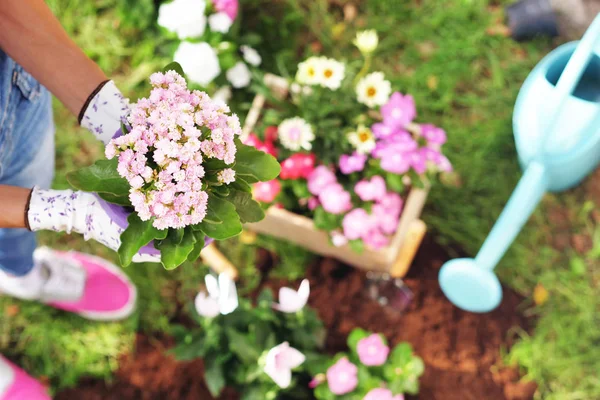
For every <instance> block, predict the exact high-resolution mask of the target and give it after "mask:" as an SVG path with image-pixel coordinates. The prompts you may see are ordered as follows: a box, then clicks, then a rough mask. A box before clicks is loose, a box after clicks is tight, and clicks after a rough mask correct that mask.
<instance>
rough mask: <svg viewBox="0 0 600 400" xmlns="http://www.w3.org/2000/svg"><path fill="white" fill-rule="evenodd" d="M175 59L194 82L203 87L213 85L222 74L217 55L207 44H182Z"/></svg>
mask: <svg viewBox="0 0 600 400" xmlns="http://www.w3.org/2000/svg"><path fill="white" fill-rule="evenodd" d="M173 58H174V60H175V61H176V62H178V63H179V64H181V68H183V72H185V74H186V75H187V77H188V78H189V79H190V80H191V81H192V82H195V83H198V84H200V85H202V86H206V85H208V84H209V83H211V82H212V81H213V80H214V79H215V78H216V77H217V76H219V74H220V73H221V67H220V66H219V58H218V57H217V53H216V52H215V50H214V49H213V48H212V47H211V46H210V45H209V44H208V43H206V42H201V43H190V42H181V44H180V45H179V47H178V48H177V51H175V55H174V57H173Z"/></svg>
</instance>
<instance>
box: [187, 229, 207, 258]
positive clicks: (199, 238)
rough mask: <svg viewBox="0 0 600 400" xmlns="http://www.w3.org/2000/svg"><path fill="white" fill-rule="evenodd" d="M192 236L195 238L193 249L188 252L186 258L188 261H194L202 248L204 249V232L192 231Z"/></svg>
mask: <svg viewBox="0 0 600 400" xmlns="http://www.w3.org/2000/svg"><path fill="white" fill-rule="evenodd" d="M193 232H194V237H195V238H196V244H194V249H193V250H192V251H191V252H190V254H188V257H187V260H188V261H189V262H194V261H196V260H197V259H198V257H200V253H201V252H202V249H204V232H202V231H193Z"/></svg>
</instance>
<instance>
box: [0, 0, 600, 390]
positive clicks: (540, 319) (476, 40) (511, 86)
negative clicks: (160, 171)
mask: <svg viewBox="0 0 600 400" xmlns="http://www.w3.org/2000/svg"><path fill="white" fill-rule="evenodd" d="M48 3H49V4H50V5H51V7H52V8H53V10H54V11H55V12H56V13H57V15H58V16H59V18H60V19H61V21H62V22H63V24H64V26H65V28H66V29H67V30H68V31H69V32H70V33H71V34H72V35H73V37H74V38H75V40H76V41H77V43H79V44H80V45H81V46H82V47H84V48H85V49H87V51H88V52H89V54H90V56H92V57H93V58H94V59H95V60H97V61H98V62H99V64H100V66H101V67H102V68H103V69H104V70H105V71H107V73H108V74H109V75H110V76H112V77H114V78H115V79H116V80H117V82H118V85H119V86H120V87H121V88H122V89H123V91H124V92H126V93H127V94H128V95H130V96H131V97H133V98H135V95H136V94H138V93H141V90H142V88H141V85H140V83H141V82H143V81H144V80H145V79H146V77H147V76H148V75H149V73H150V72H152V71H153V70H155V69H157V68H158V67H161V66H162V65H164V64H166V61H168V57H167V54H168V50H169V46H168V44H166V43H164V40H163V39H162V38H161V35H160V34H159V32H158V31H157V30H156V28H155V27H154V25H153V21H154V17H153V14H152V13H153V11H152V7H151V4H152V0H143V1H133V0H96V1H90V0H51V1H49V2H48ZM243 3H244V4H245V5H246V12H245V13H244V25H245V26H252V27H253V28H254V29H256V30H258V31H260V32H262V33H263V35H264V36H265V40H263V42H262V44H261V45H260V46H261V48H262V49H263V56H264V59H265V66H266V67H267V68H268V69H269V70H271V71H273V72H276V73H279V74H282V75H286V74H290V73H293V67H294V64H295V63H296V62H297V61H298V60H299V59H300V58H302V57H304V56H305V55H308V54H310V52H311V51H312V50H311V49H315V48H318V47H319V45H317V43H320V45H321V46H322V47H323V52H326V53H328V54H332V55H334V56H336V57H339V58H345V59H355V58H356V57H359V55H358V52H357V51H356V49H354V48H353V47H352V45H351V38H352V37H353V35H354V33H355V32H356V30H357V29H363V28H367V27H368V28H375V29H377V30H378V31H379V32H380V35H381V38H382V41H381V45H380V48H379V50H378V53H377V57H376V59H375V68H377V69H381V70H382V71H384V72H386V73H387V75H388V77H393V79H392V81H393V86H394V87H395V88H397V89H399V90H400V91H402V92H408V93H411V94H413V95H414V96H415V99H416V101H417V106H418V112H419V115H418V120H419V121H420V122H432V123H435V124H437V125H439V126H442V127H444V128H445V129H446V131H447V132H448V137H449V142H448V144H447V146H446V148H445V151H446V152H447V154H448V156H449V158H450V160H451V161H452V162H453V164H454V166H455V169H456V174H455V175H453V176H451V177H449V178H448V179H446V185H445V186H444V185H436V187H434V188H433V189H432V191H431V195H430V199H429V202H428V208H427V210H426V212H425V213H424V217H425V219H426V222H427V223H428V225H429V226H430V228H431V229H432V230H433V231H434V232H435V235H436V238H437V239H438V240H439V241H440V242H441V243H443V244H447V245H456V244H458V245H459V246H460V247H461V248H463V249H464V250H466V251H467V252H468V253H470V254H475V253H476V251H477V250H478V249H479V246H480V245H481V243H482V241H483V239H484V238H485V236H486V235H487V233H488V231H489V229H490V228H491V226H492V224H493V223H494V221H495V220H496V218H497V216H498V215H499V213H500V211H501V209H502V207H503V206H504V204H505V202H506V200H507V199H508V197H509V195H510V193H511V191H512V190H513V188H514V187H515V185H516V183H517V181H518V179H519V177H520V171H519V167H518V164H517V161H516V153H515V148H514V144H513V138H512V123H511V117H512V108H513V105H514V102H515V99H516V95H517V93H518V90H519V88H520V85H521V83H522V82H523V80H524V79H525V78H526V76H527V74H528V73H529V71H530V70H531V68H532V67H533V66H534V65H535V64H536V63H537V62H538V61H539V60H540V59H541V58H542V57H543V55H544V54H546V53H547V52H548V51H549V50H550V49H551V48H552V47H553V46H554V45H556V44H557V43H550V42H549V41H547V40H535V41H532V42H528V43H515V42H513V41H512V40H511V39H509V38H506V37H502V36H493V35H490V34H488V33H487V32H486V30H487V28H488V27H490V26H492V25H494V24H495V23H496V22H495V21H496V20H498V19H501V18H502V11H501V10H500V9H498V8H491V7H490V4H491V3H495V4H498V3H501V4H506V3H508V2H507V1H487V0H421V1H400V0H397V1H392V0H389V1H384V0H362V1H359V0H353V1H336V2H335V3H336V4H340V5H341V4H350V3H353V4H358V5H359V8H358V14H357V17H356V18H355V19H354V20H352V21H344V19H343V13H342V6H335V7H332V8H328V7H327V5H326V3H325V1H324V0H297V1H296V0H278V1H271V0H243ZM286 7H290V8H291V9H292V11H290V12H288V13H286V14H285V15H284V16H283V17H279V16H278V14H277V13H280V12H281V10H283V9H285V8H286ZM282 21H284V22H285V23H282ZM299 29H302V31H301V32H302V33H301V34H297V32H298V30H299ZM272 38H278V39H279V40H272ZM244 107H247V104H241V105H239V108H240V109H243V108H244ZM55 110H56V121H57V132H58V136H57V176H56V180H55V187H57V188H65V187H67V183H66V180H65V178H64V175H65V173H66V172H68V171H70V170H73V169H74V168H77V167H78V166H81V165H86V164H88V163H90V162H91V160H93V159H95V158H97V157H99V156H100V155H101V149H100V147H99V145H98V144H97V143H96V142H95V141H94V140H93V138H92V137H91V135H90V134H88V133H87V132H85V131H84V130H82V129H80V128H77V127H76V124H75V120H74V118H73V117H71V116H69V115H68V113H67V112H66V111H65V110H64V108H63V107H62V106H60V105H59V104H58V103H57V104H56V105H55ZM596 206H598V205H596ZM592 208H593V204H591V203H590V201H589V198H586V195H585V192H584V191H583V190H582V189H581V188H579V189H576V190H574V191H571V192H568V193H565V194H560V195H548V196H546V197H545V199H544V201H543V204H542V206H541V207H539V208H538V210H537V212H536V213H535V215H534V216H533V218H532V219H531V220H530V221H529V223H528V225H527V227H526V229H525V230H524V231H523V233H522V234H521V235H520V236H519V238H518V239H517V241H516V243H515V244H514V245H513V246H512V248H511V249H510V251H509V252H508V254H507V256H506V257H505V258H504V260H503V261H502V263H501V265H500V266H499V267H498V272H499V274H500V275H501V278H502V280H503V282H504V283H505V284H507V285H509V286H511V287H513V288H515V289H516V290H518V291H519V292H520V293H522V294H524V295H525V296H528V297H529V296H531V294H532V291H533V288H534V287H535V286H536V285H537V284H541V285H543V287H545V288H546V289H547V290H548V292H549V299H548V301H547V302H546V303H545V304H543V305H541V306H533V302H531V301H528V302H527V303H526V304H525V305H524V307H525V308H526V310H527V312H528V313H531V314H533V315H535V316H536V317H537V326H536V329H535V331H534V332H533V333H532V334H531V335H528V334H526V333H524V332H519V334H520V339H519V341H518V343H517V344H516V345H515V346H514V347H513V349H512V350H510V351H509V352H508V353H507V354H506V357H505V359H506V361H507V363H510V364H516V365H519V366H520V367H521V368H522V370H523V372H524V373H525V374H526V378H528V379H534V380H535V381H536V382H537V383H538V384H539V387H540V388H539V390H538V394H537V396H538V398H545V399H561V400H562V399H567V400H570V399H573V400H575V399H585V400H588V399H590V400H591V399H595V398H600V380H599V378H598V377H597V375H598V374H597V371H600V354H599V350H598V343H600V336H599V333H598V329H597V326H598V325H599V323H600V321H599V319H600V317H599V316H598V314H599V313H598V310H599V309H600V303H599V302H600V300H599V299H600V287H599V285H600V276H599V272H598V271H597V270H594V269H593V266H594V265H598V264H599V263H600V262H599V260H600V228H599V227H598V226H597V225H596V224H594V223H593V222H590V221H592V219H591V218H590V211H591V209H592ZM556 210H563V211H561V212H563V213H564V214H565V215H566V218H568V220H569V224H570V226H569V229H570V231H569V232H578V233H581V234H585V235H589V236H590V237H593V238H594V248H593V249H592V250H591V251H589V252H587V253H585V254H578V253H576V251H575V250H574V249H571V248H567V249H566V250H561V251H558V250H556V249H554V248H553V247H552V243H553V242H554V241H555V237H556V235H557V234H558V231H559V230H560V229H564V227H563V228H560V229H559V227H558V226H557V224H556V221H555V219H553V218H550V213H554V212H555V211H556ZM40 237H41V242H42V243H44V244H48V245H51V246H53V247H57V248H61V249H67V248H74V249H78V250H80V251H90V252H93V253H95V254H98V255H102V256H106V257H108V258H110V259H113V260H114V259H115V257H114V253H112V252H110V251H109V250H106V249H105V248H103V247H102V246H99V245H97V244H95V243H87V242H84V241H83V240H82V239H81V237H79V236H72V237H68V236H65V235H55V234H50V233H46V234H43V235H40ZM261 240H262V239H261ZM259 244H262V245H265V246H267V247H269V246H273V243H272V242H268V241H264V242H260V241H259ZM226 250H228V252H229V253H230V254H231V256H232V259H234V260H239V261H236V263H238V264H240V266H241V264H242V262H244V265H245V266H244V267H243V268H241V270H242V276H243V278H244V279H245V282H246V284H247V286H248V287H251V286H252V285H254V284H256V274H255V273H254V272H255V271H254V270H253V265H251V263H249V262H248V260H249V257H248V251H247V249H244V247H242V246H239V245H235V246H234V245H233V244H231V245H230V246H228V248H227V249H226ZM292 250H294V251H292V252H291V253H290V254H292V256H290V257H288V258H287V259H285V260H283V261H284V263H285V264H286V265H287V266H288V269H289V270H290V271H292V273H293V274H295V275H301V273H302V265H301V264H302V263H303V262H305V260H308V257H307V256H306V255H305V254H303V253H302V252H301V251H296V250H295V249H292ZM286 254H287V253H286ZM205 271H206V269H205V268H204V267H202V266H185V267H183V268H180V269H178V270H177V271H176V272H170V273H166V272H164V271H163V270H162V269H161V267H159V266H157V265H151V264H147V265H134V266H131V267H129V268H128V269H127V270H126V272H127V273H128V274H129V275H130V276H131V277H132V279H133V280H134V282H135V283H136V285H137V286H138V288H139V292H140V307H139V311H138V313H137V314H136V316H135V317H134V318H132V319H130V320H128V321H125V322H122V323H112V324H102V323H89V322H87V321H84V320H83V319H80V318H77V317H74V316H70V315H66V314H64V313H60V312H57V311H53V310H50V309H49V308H47V307H44V306H41V305H37V304H32V303H24V302H18V301H15V300H11V299H7V298H0V310H4V312H1V311H0V351H1V352H3V353H6V354H8V355H10V356H13V357H15V358H17V359H18V360H19V361H20V362H21V363H22V364H23V365H24V366H25V367H26V368H27V369H28V370H29V371H31V372H32V373H34V374H35V375H43V376H46V377H48V379H49V380H50V382H51V383H52V385H53V386H54V387H60V386H66V385H72V384H74V383H75V382H76V380H77V379H79V378H80V377H81V376H86V375H91V376H97V377H104V378H109V377H110V375H111V371H113V370H114V369H115V368H116V365H117V355H118V354H119V353H122V352H126V351H130V350H131V349H132V345H133V339H134V334H135V332H136V331H138V330H141V331H143V332H156V331H164V330H167V329H168V325H169V319H170V318H171V317H172V316H173V315H174V313H175V312H176V307H177V304H178V303H182V302H185V301H189V300H190V299H191V296H192V295H193V292H194V291H195V290H196V289H197V287H198V285H199V284H200V282H201V280H202V276H203V274H204V272H205ZM277 273H280V272H276V274H277Z"/></svg>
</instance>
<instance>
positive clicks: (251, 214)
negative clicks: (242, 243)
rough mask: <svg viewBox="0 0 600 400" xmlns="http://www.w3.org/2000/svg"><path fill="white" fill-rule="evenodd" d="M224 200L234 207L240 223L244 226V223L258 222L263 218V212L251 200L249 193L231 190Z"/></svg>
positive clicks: (258, 205)
mask: <svg viewBox="0 0 600 400" xmlns="http://www.w3.org/2000/svg"><path fill="white" fill-rule="evenodd" d="M226 200H227V201H229V202H230V203H232V204H233V205H234V206H235V209H236V211H237V213H238V215H239V216H240V221H241V222H242V223H244V224H245V223H246V222H258V221H260V220H262V219H263V218H264V217H265V212H264V211H263V210H262V208H261V207H260V204H258V203H257V202H256V201H255V200H254V199H252V195H251V194H250V193H247V192H240V191H239V190H231V191H230V192H229V196H227V199H226Z"/></svg>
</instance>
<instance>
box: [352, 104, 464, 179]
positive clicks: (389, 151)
mask: <svg viewBox="0 0 600 400" xmlns="http://www.w3.org/2000/svg"><path fill="white" fill-rule="evenodd" d="M381 114H382V116H383V122H380V123H376V124H374V125H373V126H372V127H371V129H372V131H373V134H374V135H375V137H376V138H377V144H376V146H375V149H374V150H373V151H372V153H371V155H372V156H373V157H375V158H377V159H379V160H381V168H383V169H384V170H385V171H388V172H392V173H395V174H404V173H406V172H408V171H409V170H410V169H411V168H412V169H413V170H414V171H415V172H416V173H418V174H423V173H425V172H426V171H427V169H428V168H431V169H434V170H437V171H446V172H448V171H451V170H452V165H451V164H450V162H449V161H448V159H447V158H446V156H444V155H443V154H442V153H441V151H440V149H441V147H442V145H443V144H444V143H445V142H446V132H444V130H443V129H441V128H438V127H436V126H434V125H421V128H420V129H421V138H422V139H423V140H422V141H424V142H425V145H424V146H421V147H420V146H419V142H418V141H417V140H415V138H413V136H412V135H411V134H410V133H409V132H408V131H407V130H406V128H407V126H408V125H409V124H410V123H411V122H412V121H413V120H414V118H415V116H416V115H417V113H416V108H415V102H414V100H413V98H412V96H410V95H406V96H403V95H402V94H401V93H399V92H396V93H394V94H392V96H391V97H390V100H389V101H388V103H387V104H385V105H384V106H382V107H381ZM340 166H341V164H340Z"/></svg>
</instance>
